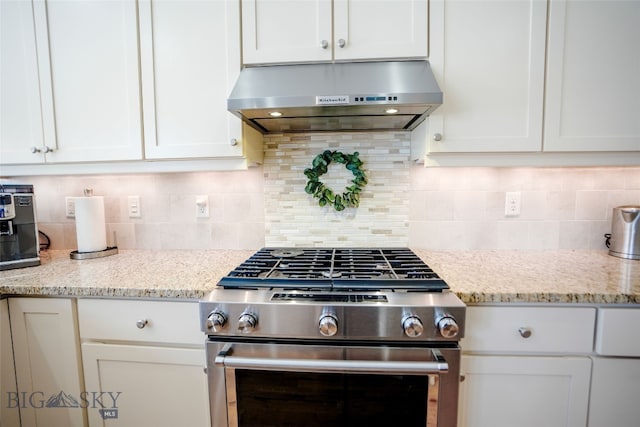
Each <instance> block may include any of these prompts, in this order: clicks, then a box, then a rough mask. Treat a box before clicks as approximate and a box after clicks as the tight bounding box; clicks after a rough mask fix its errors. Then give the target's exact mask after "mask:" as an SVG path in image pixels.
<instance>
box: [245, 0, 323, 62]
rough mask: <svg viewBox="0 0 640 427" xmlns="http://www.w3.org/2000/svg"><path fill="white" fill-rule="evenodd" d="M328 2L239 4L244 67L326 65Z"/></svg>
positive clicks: (260, 0) (289, 0)
mask: <svg viewBox="0 0 640 427" xmlns="http://www.w3.org/2000/svg"><path fill="white" fill-rule="evenodd" d="M331 33H332V26H331V0H309V1H299V0H242V60H243V63H245V64H265V63H278V62H309V61H329V60H331V58H332V53H331V51H332V34H331Z"/></svg>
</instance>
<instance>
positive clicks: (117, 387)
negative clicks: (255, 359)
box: [82, 343, 211, 427]
mask: <svg viewBox="0 0 640 427" xmlns="http://www.w3.org/2000/svg"><path fill="white" fill-rule="evenodd" d="M82 358H83V365H84V374H85V383H86V389H87V390H88V391H89V390H91V391H95V392H103V393H105V394H104V396H109V398H105V399H104V400H103V403H104V406H105V408H100V407H95V408H94V407H89V408H87V413H88V417H89V425H90V426H92V427H95V426H114V427H115V426H130V427H138V426H154V427H162V426H167V427H175V426H190V427H207V426H210V425H211V424H210V422H209V399H208V391H207V376H206V374H205V373H204V366H205V355H204V349H203V348H198V349H187V348H169V347H151V346H134V345H115V344H113V345H112V344H97V343H84V344H82ZM114 398H115V399H114ZM96 406H99V405H96ZM100 409H104V410H106V411H110V412H108V414H109V415H108V416H110V417H111V418H109V419H106V420H105V419H103V414H104V412H103V413H101V412H100ZM114 410H115V412H114Z"/></svg>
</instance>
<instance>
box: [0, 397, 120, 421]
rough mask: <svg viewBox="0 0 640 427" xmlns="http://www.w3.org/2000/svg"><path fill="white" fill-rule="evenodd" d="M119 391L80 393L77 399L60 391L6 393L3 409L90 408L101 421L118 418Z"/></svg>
mask: <svg viewBox="0 0 640 427" xmlns="http://www.w3.org/2000/svg"><path fill="white" fill-rule="evenodd" d="M121 394H122V392H121V391H82V392H80V394H79V395H78V398H76V397H75V396H73V395H71V394H67V393H65V392H64V391H62V390H60V392H58V393H54V394H51V395H49V396H48V397H47V395H46V394H45V393H44V392H42V391H32V392H30V393H28V392H25V391H22V392H15V391H8V392H7V395H6V401H5V407H7V408H33V409H42V408H90V409H97V410H98V412H99V413H100V416H101V417H102V419H105V420H106V419H113V418H118V403H117V402H118V398H120V395H121Z"/></svg>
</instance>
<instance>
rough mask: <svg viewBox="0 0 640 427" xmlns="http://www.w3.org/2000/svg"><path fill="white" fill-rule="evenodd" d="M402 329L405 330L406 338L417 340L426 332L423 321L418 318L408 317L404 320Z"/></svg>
mask: <svg viewBox="0 0 640 427" xmlns="http://www.w3.org/2000/svg"><path fill="white" fill-rule="evenodd" d="M402 329H404V333H405V335H406V336H408V337H411V338H415V337H419V336H420V335H422V332H423V331H424V326H423V325H422V320H420V318H419V317H418V316H413V315H412V316H407V317H405V318H404V319H403V320H402Z"/></svg>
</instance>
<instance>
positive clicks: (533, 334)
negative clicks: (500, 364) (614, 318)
mask: <svg viewBox="0 0 640 427" xmlns="http://www.w3.org/2000/svg"><path fill="white" fill-rule="evenodd" d="M595 318H596V309H595V308H571V307H468V308H467V318H466V323H465V324H466V331H465V338H464V339H463V340H462V349H463V350H465V351H491V352H495V351H505V352H510V351H515V352H562V353H588V352H591V351H592V350H593V331H594V327H595Z"/></svg>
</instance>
